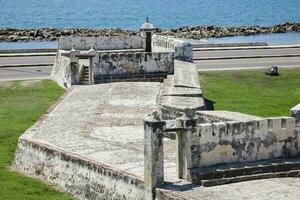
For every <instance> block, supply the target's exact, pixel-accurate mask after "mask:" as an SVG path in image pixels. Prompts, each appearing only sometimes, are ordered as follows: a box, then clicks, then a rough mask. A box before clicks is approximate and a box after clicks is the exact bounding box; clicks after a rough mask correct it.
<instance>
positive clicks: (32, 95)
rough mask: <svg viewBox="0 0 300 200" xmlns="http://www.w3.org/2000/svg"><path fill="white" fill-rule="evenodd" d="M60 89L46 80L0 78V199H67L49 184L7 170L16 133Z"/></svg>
mask: <svg viewBox="0 0 300 200" xmlns="http://www.w3.org/2000/svg"><path fill="white" fill-rule="evenodd" d="M63 92H64V91H63V89H61V88H60V87H58V86H57V85H56V84H55V83H54V82H52V81H50V80H43V81H13V82H0V199H3V200H4V199H5V200H17V199H22V200H26V199H30V200H31V199H43V200H47V199H49V200H53V199H59V200H61V199H71V198H70V197H69V196H67V195H66V194H63V193H60V192H57V191H56V190H55V189H53V187H51V186H48V185H46V184H44V183H42V182H40V181H38V180H35V179H33V178H28V177H25V176H23V175H21V174H19V173H16V172H12V171H10V170H9V166H10V164H11V162H12V160H13V156H14V152H15V149H16V145H17V140H18V138H19V136H20V135H21V134H22V133H24V131H25V130H26V129H28V128H29V127H30V126H32V124H33V123H34V122H35V121H36V120H37V119H38V118H39V117H40V116H41V115H42V114H43V113H44V112H45V111H46V110H47V108H48V107H49V106H50V105H51V104H52V103H54V102H55V101H56V100H57V99H58V98H59V97H60V96H61V95H62V94H63Z"/></svg>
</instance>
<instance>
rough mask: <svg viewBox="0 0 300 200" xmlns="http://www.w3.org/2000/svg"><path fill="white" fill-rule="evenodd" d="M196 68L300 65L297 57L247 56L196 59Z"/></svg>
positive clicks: (220, 68) (299, 58) (219, 68)
mask: <svg viewBox="0 0 300 200" xmlns="http://www.w3.org/2000/svg"><path fill="white" fill-rule="evenodd" d="M196 63H197V67H198V70H226V69H227V70H230V69H246V68H249V69H251V68H252V69H255V68H268V67H272V66H273V65H276V66H278V67H279V68H280V67H300V56H299V57H281V58H247V59H229V60H201V61H196Z"/></svg>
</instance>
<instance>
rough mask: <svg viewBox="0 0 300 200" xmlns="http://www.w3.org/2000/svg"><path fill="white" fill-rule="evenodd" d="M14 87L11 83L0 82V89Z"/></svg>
mask: <svg viewBox="0 0 300 200" xmlns="http://www.w3.org/2000/svg"><path fill="white" fill-rule="evenodd" d="M13 86H14V84H13V82H12V81H1V82H0V88H12V87H13Z"/></svg>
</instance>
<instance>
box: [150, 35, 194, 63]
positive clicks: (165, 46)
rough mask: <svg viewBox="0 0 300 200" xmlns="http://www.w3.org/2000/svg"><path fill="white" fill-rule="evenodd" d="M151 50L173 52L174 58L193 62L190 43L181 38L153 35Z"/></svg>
mask: <svg viewBox="0 0 300 200" xmlns="http://www.w3.org/2000/svg"><path fill="white" fill-rule="evenodd" d="M152 52H174V58H175V59H178V60H184V61H188V62H193V46H192V44H191V43H189V42H185V41H183V40H181V39H176V38H171V37H167V36H161V35H153V36H152Z"/></svg>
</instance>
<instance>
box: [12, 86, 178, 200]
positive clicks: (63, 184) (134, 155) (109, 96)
mask: <svg viewBox="0 0 300 200" xmlns="http://www.w3.org/2000/svg"><path fill="white" fill-rule="evenodd" d="M159 87H160V83H150V82H147V83H140V82H139V83H137V82H132V83H130V82H128V83H110V84H100V85H89V86H76V87H75V89H74V90H73V91H71V92H70V94H69V95H68V96H67V97H66V98H65V99H64V100H63V101H62V102H61V103H60V104H59V105H58V106H57V107H56V108H55V109H54V110H53V111H52V112H50V113H49V114H48V115H47V116H45V117H44V119H43V120H42V121H39V122H37V123H36V124H35V125H34V126H32V127H31V128H30V129H28V130H27V131H26V133H25V134H23V135H22V136H21V138H20V141H19V145H18V149H17V151H16V156H15V161H14V164H13V167H14V168H15V169H16V170H18V171H20V172H22V173H25V174H28V175H31V176H34V177H37V178H40V179H42V180H45V181H46V182H50V183H53V184H55V185H58V186H59V187H60V188H62V189H64V190H65V191H68V192H70V193H72V194H73V195H74V196H76V197H78V198H81V199H95V198H96V197H97V198H100V199H141V198H143V197H144V190H143V187H142V186H141V183H140V181H139V180H143V176H144V145H143V144H144V140H143V133H144V129H143V120H142V118H143V117H144V116H145V115H147V114H149V113H152V111H153V110H156V109H157V106H156V97H157V95H158V92H159ZM164 144H165V155H164V159H165V161H164V163H165V166H164V169H165V171H166V172H165V179H166V180H167V181H172V180H173V181H174V180H176V164H175V154H174V152H175V150H174V149H175V146H174V141H172V140H168V139H166V140H165V141H164ZM112 166H113V167H112ZM102 168H103V169H102ZM98 169H99V170H100V169H101V170H100V171H99V170H98ZM112 169H113V170H112ZM107 170H108V171H110V170H112V172H108V171H107ZM115 173H116V175H114V174H115ZM128 176H129V177H128ZM120 177H123V178H120ZM119 179H120V181H119ZM98 181H99V182H98ZM78 182H80V183H78ZM104 197H105V198H104Z"/></svg>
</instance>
